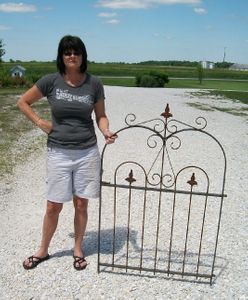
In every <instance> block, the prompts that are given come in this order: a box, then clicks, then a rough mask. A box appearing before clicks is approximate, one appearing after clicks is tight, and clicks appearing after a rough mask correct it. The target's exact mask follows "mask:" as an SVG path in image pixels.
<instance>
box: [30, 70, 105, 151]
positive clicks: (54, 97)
mask: <svg viewBox="0 0 248 300" xmlns="http://www.w3.org/2000/svg"><path fill="white" fill-rule="evenodd" d="M36 86H37V87H38V88H39V90H40V91H41V93H42V94H43V95H44V96H46V97H47V99H48V102H49V104H50V107H51V112H52V124H53V128H52V131H51V132H50V133H49V135H48V146H56V147H59V148H67V149H85V148H88V147H91V146H93V145H95V144H96V142H97V140H96V134H95V129H94V124H93V120H92V117H91V114H92V111H93V109H94V104H95V103H96V102H97V101H99V100H103V99H104V98H105V96H104V89H103V85H102V83H101V81H100V80H99V79H98V78H97V77H95V76H93V75H91V74H89V73H86V79H85V81H84V82H83V83H82V84H81V85H80V86H77V87H72V86H70V85H68V84H67V83H66V82H65V81H64V79H63V77H62V75H61V74H60V73H53V74H49V75H46V76H44V77H42V78H41V79H39V80H38V81H37V82H36Z"/></svg>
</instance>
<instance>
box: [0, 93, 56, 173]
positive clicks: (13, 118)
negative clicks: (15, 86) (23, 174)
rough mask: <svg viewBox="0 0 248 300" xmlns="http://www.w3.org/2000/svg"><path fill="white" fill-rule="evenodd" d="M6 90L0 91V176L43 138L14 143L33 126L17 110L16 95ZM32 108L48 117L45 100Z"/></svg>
mask: <svg viewBox="0 0 248 300" xmlns="http://www.w3.org/2000/svg"><path fill="white" fill-rule="evenodd" d="M7 92H9V90H8V91H6V90H5V91H4V90H1V93H0V153H1V156H0V178H1V177H5V176H6V174H11V173H12V172H13V168H14V166H15V165H16V164H17V163H18V162H19V161H22V160H23V159H25V158H26V157H28V155H29V154H30V153H32V152H33V151H34V150H37V149H38V148H39V145H40V143H41V142H44V136H43V139H42V138H38V139H36V140H35V141H32V144H28V143H27V144H26V143H25V145H17V144H16V142H17V140H18V138H19V137H22V136H23V134H24V133H26V132H29V131H30V130H32V129H34V128H35V126H34V125H33V124H32V123H31V122H30V121H28V120H27V119H26V117H25V116H24V115H23V114H22V113H21V112H20V111H19V109H18V107H17V105H16V102H17V99H18V96H17V95H14V94H11V95H10V94H7ZM34 109H35V110H36V111H38V112H39V114H40V115H42V116H44V117H46V118H50V110H49V108H48V104H47V102H45V101H40V102H38V103H36V104H35V105H34Z"/></svg>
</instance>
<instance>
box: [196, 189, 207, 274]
mask: <svg viewBox="0 0 248 300" xmlns="http://www.w3.org/2000/svg"><path fill="white" fill-rule="evenodd" d="M207 193H208V190H207ZM207 202H208V196H207V195H206V198H205V205H204V212H203V217H202V228H201V237H200V244H199V252H198V261H197V268H196V279H198V273H199V266H200V258H201V249H202V240H203V231H204V225H205V218H206V210H207Z"/></svg>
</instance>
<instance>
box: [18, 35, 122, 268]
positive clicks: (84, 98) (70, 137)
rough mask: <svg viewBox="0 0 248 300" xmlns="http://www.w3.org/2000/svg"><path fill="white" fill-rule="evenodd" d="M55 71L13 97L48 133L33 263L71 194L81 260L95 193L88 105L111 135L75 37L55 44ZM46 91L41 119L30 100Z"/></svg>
mask: <svg viewBox="0 0 248 300" xmlns="http://www.w3.org/2000/svg"><path fill="white" fill-rule="evenodd" d="M57 68H58V71H59V72H57V73H54V74H49V75H46V76H44V77H42V78H41V79H40V80H38V81H37V82H36V84H35V85H34V86H33V87H32V88H30V89H29V90H28V91H27V92H26V93H25V94H24V95H23V96H22V97H21V98H20V99H19V100H18V107H19V108H20V110H21V111H22V112H23V113H24V114H25V115H26V117H27V118H28V119H29V120H31V121H32V122H33V123H34V124H36V125H37V126H38V127H39V128H40V129H42V130H43V131H44V132H45V133H47V134H48V140H47V146H48V152H47V178H48V182H47V208H46V213H45V216H44V220H43V228H42V239H41V245H40V247H39V249H38V250H37V252H36V253H35V254H34V255H32V256H30V257H28V258H27V259H26V260H25V261H24V262H23V267H24V268H25V269H33V268H35V267H36V266H37V265H38V264H39V263H41V262H43V261H45V260H47V259H48V258H49V257H50V256H49V254H48V247H49V244H50V241H51V239H52V237H53V234H54V232H55V230H56V227H57V224H58V218H59V213H60V212H61V210H62V207H63V204H64V203H65V202H68V201H70V200H72V199H73V202H74V208H75V217H74V230H75V245H74V252H73V258H74V262H73V265H74V268H75V269H76V270H83V269H85V268H86V266H87V262H86V260H85V258H84V254H83V252H82V249H81V245H82V242H83V236H84V233H85V229H86V224H87V207H88V199H89V198H94V197H98V195H99V175H100V155H99V150H98V147H97V140H96V134H95V130H94V124H93V120H92V117H91V114H92V112H93V111H94V113H95V117H96V122H97V125H98V127H99V129H100V131H101V132H102V134H103V136H104V137H105V140H106V143H108V144H109V143H113V142H114V140H115V138H116V136H115V135H113V133H111V131H109V121H108V118H107V116H106V114H105V106H104V90H103V86H102V84H101V82H100V81H99V80H98V79H97V78H96V77H94V76H92V75H91V74H89V73H87V72H86V70H87V52H86V48H85V45H84V43H83V42H82V40H81V39H80V38H79V37H75V36H69V35H68V36H64V37H63V38H62V39H61V40H60V43H59V46H58V54H57ZM43 97H47V99H48V102H49V104H50V107H51V113H52V122H49V121H47V120H44V119H42V118H41V117H40V116H38V115H37V114H36V113H35V112H34V110H33V109H32V104H33V103H34V102H36V101H38V100H40V99H41V98H43Z"/></svg>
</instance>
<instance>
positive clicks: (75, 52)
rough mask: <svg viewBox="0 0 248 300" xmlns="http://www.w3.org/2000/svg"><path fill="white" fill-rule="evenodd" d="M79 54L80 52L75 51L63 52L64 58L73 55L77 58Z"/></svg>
mask: <svg viewBox="0 0 248 300" xmlns="http://www.w3.org/2000/svg"><path fill="white" fill-rule="evenodd" d="M80 54H81V53H80V52H77V51H66V52H64V55H65V56H72V55H74V56H79V55H80Z"/></svg>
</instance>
